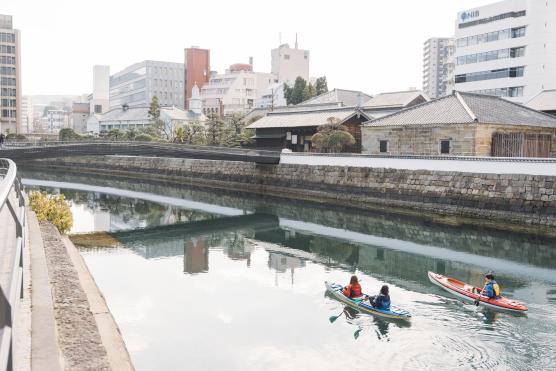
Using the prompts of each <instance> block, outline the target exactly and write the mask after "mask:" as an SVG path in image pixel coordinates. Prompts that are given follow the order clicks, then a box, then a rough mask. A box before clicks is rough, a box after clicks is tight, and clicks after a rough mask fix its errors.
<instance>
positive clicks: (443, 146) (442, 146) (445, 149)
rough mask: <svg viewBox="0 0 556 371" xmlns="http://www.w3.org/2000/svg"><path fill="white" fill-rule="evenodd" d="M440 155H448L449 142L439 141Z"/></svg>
mask: <svg viewBox="0 0 556 371" xmlns="http://www.w3.org/2000/svg"><path fill="white" fill-rule="evenodd" d="M440 153H441V154H443V155H447V154H450V141H449V140H441V141H440Z"/></svg>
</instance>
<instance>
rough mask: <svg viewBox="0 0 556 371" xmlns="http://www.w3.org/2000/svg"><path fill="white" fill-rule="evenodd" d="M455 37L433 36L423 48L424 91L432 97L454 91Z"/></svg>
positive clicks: (438, 96)
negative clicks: (452, 88)
mask: <svg viewBox="0 0 556 371" xmlns="http://www.w3.org/2000/svg"><path fill="white" fill-rule="evenodd" d="M454 52H455V47H454V39H453V38H449V37H433V38H430V39H428V40H427V41H425V45H424V49H423V92H424V93H425V94H426V95H427V96H429V97H430V98H433V99H435V98H440V97H443V96H445V95H447V94H450V93H451V92H452V91H451V90H449V89H450V88H451V87H453V83H452V79H453V78H454V75H453V72H454V60H453V56H454Z"/></svg>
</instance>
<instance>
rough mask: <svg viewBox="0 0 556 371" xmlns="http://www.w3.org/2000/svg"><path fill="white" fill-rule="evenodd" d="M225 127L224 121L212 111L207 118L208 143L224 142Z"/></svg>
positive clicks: (215, 144)
mask: <svg viewBox="0 0 556 371" xmlns="http://www.w3.org/2000/svg"><path fill="white" fill-rule="evenodd" d="M224 129H225V128H224V121H222V119H220V117H218V115H216V114H214V113H212V114H211V115H210V116H209V117H208V120H207V142H208V143H207V144H209V145H213V146H217V145H220V144H222V139H223V136H224Z"/></svg>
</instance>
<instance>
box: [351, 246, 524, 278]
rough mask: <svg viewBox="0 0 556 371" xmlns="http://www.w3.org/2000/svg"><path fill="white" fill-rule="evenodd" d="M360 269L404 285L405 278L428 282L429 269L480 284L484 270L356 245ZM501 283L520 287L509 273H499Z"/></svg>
mask: <svg viewBox="0 0 556 371" xmlns="http://www.w3.org/2000/svg"><path fill="white" fill-rule="evenodd" d="M358 268H359V270H361V271H363V272H365V273H367V274H369V275H375V276H376V275H381V276H386V277H394V278H395V279H396V280H398V279H401V280H403V281H406V282H404V285H405V286H406V287H407V285H408V282H416V283H419V284H422V285H425V286H428V285H432V284H430V283H429V279H428V276H427V272H428V271H433V272H436V273H440V274H444V275H447V276H449V277H453V278H457V279H459V280H461V281H464V282H467V283H471V284H473V283H475V284H477V285H480V284H481V283H482V282H483V276H484V274H485V272H484V271H483V270H482V269H484V268H481V267H471V266H469V265H466V264H463V263H459V262H452V261H447V260H441V259H434V258H431V257H428V256H423V255H413V254H409V253H406V252H402V251H396V250H390V249H384V248H381V247H374V246H361V247H360V248H359V265H358ZM500 277H501V278H502V281H503V282H504V287H506V288H510V287H521V286H522V285H523V284H522V283H520V282H517V281H515V280H514V279H512V278H511V277H506V276H500Z"/></svg>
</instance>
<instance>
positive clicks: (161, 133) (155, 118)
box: [148, 95, 172, 140]
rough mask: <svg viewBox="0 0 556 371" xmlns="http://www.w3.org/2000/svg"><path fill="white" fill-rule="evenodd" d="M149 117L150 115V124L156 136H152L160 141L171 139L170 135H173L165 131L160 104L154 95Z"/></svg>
mask: <svg viewBox="0 0 556 371" xmlns="http://www.w3.org/2000/svg"><path fill="white" fill-rule="evenodd" d="M148 115H149V122H150V124H151V126H152V127H153V128H154V129H155V132H154V133H153V134H154V135H152V136H154V137H156V138H160V139H163V137H164V139H166V140H168V139H170V135H171V134H172V133H167V132H166V131H165V130H164V129H165V126H164V122H163V121H162V120H161V119H160V104H159V103H158V97H157V96H156V95H153V98H152V100H151V104H150V106H149V111H148ZM149 135H151V134H149Z"/></svg>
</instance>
